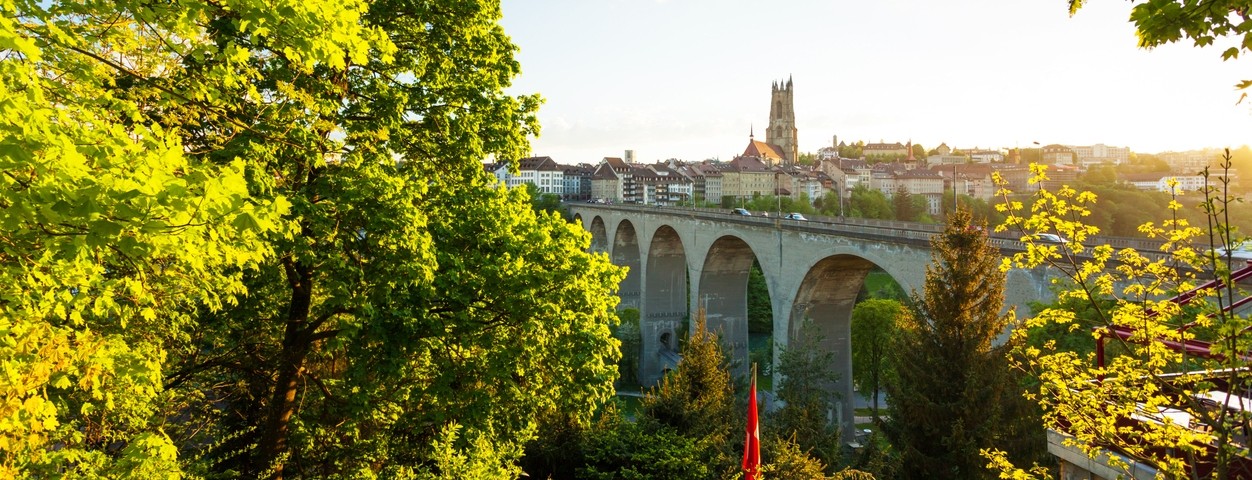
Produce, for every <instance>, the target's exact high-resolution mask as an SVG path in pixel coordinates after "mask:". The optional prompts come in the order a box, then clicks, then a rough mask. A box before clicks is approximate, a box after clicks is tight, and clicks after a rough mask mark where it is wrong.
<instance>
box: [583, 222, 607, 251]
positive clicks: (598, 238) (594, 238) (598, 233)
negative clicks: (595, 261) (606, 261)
mask: <svg viewBox="0 0 1252 480" xmlns="http://www.w3.org/2000/svg"><path fill="white" fill-rule="evenodd" d="M587 230H590V231H591V251H592V252H608V251H609V231H608V229H607V228H605V227H604V218H603V217H601V216H599V215H596V216H595V217H592V219H591V225H590V226H589V227H588V228H587Z"/></svg>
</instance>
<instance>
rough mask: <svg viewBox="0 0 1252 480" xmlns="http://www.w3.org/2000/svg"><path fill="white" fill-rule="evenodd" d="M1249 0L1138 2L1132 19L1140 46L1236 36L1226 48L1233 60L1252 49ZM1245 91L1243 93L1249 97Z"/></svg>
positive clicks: (1072, 2) (1078, 2)
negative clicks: (1231, 44) (1185, 39)
mask: <svg viewBox="0 0 1252 480" xmlns="http://www.w3.org/2000/svg"><path fill="white" fill-rule="evenodd" d="M1084 3H1086V2H1085V1H1084V0H1069V14H1070V15H1074V14H1076V13H1078V10H1079V9H1081V8H1082V6H1083V4H1084ZM1250 9H1252V3H1249V2H1248V1H1247V0H1198V1H1190V0H1189V1H1180V0H1157V1H1152V2H1144V3H1140V4H1138V5H1135V6H1134V8H1132V9H1131V11H1130V21H1131V22H1133V23H1134V24H1135V29H1136V30H1137V31H1138V38H1139V46H1140V47H1143V48H1153V47H1159V46H1161V45H1166V44H1170V43H1174V42H1178V41H1181V40H1182V39H1183V38H1187V39H1190V40H1191V41H1192V42H1193V43H1194V45H1195V46H1197V47H1207V46H1211V45H1213V44H1214V43H1215V42H1216V40H1217V39H1218V38H1225V37H1234V38H1232V40H1233V44H1234V45H1236V46H1233V47H1228V48H1226V49H1225V50H1223V51H1222V60H1231V59H1235V58H1238V57H1239V54H1240V53H1245V52H1247V51H1249V50H1250V49H1252V29H1249V28H1248V21H1249V19H1248V15H1250V13H1249V10H1250ZM1248 87H1252V80H1242V81H1240V82H1239V83H1238V84H1236V85H1235V88H1238V89H1240V90H1246V89H1247V88H1248ZM1246 97H1247V93H1246V92H1245V93H1244V94H1243V96H1242V97H1240V98H1246Z"/></svg>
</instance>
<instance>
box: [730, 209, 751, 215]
mask: <svg viewBox="0 0 1252 480" xmlns="http://www.w3.org/2000/svg"><path fill="white" fill-rule="evenodd" d="M730 213H731V214H732V215H743V216H745V217H751V216H752V212H749V211H748V210H747V209H743V208H736V209H734V210H731V211H730Z"/></svg>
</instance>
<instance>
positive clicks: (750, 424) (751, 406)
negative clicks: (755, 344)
mask: <svg viewBox="0 0 1252 480" xmlns="http://www.w3.org/2000/svg"><path fill="white" fill-rule="evenodd" d="M746 427H747V428H745V430H746V432H745V436H744V440H743V471H744V479H745V480H759V479H760V478H761V476H760V475H761V430H760V422H759V420H758V419H757V410H756V362H752V384H751V387H749V389H748V421H747V425H746Z"/></svg>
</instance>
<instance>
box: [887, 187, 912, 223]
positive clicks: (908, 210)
mask: <svg viewBox="0 0 1252 480" xmlns="http://www.w3.org/2000/svg"><path fill="white" fill-rule="evenodd" d="M891 206H892V208H893V209H895V214H896V220H900V221H905V222H907V221H911V220H913V219H915V218H916V217H917V213H918V212H917V210H916V209H914V208H913V195H910V194H909V189H908V188H906V187H905V186H904V185H903V184H901V185H900V186H899V188H896V193H895V195H894V196H892V197H891Z"/></svg>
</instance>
